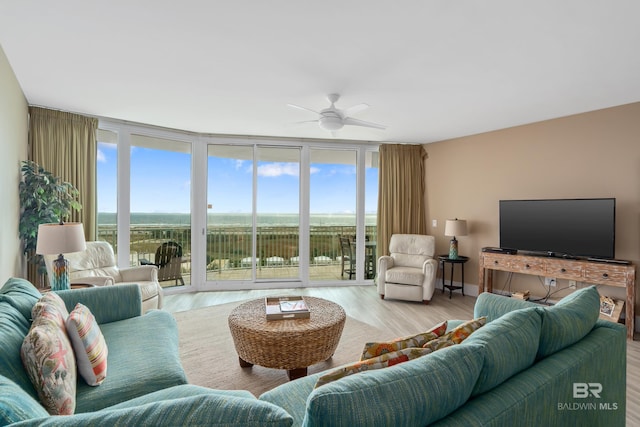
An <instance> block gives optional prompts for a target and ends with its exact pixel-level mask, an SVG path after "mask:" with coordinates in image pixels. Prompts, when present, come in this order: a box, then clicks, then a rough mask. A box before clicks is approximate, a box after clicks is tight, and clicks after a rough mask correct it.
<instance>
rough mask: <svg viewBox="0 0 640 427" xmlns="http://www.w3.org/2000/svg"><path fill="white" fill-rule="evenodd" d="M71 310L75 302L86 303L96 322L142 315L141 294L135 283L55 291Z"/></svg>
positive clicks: (108, 321) (100, 322) (113, 320)
mask: <svg viewBox="0 0 640 427" xmlns="http://www.w3.org/2000/svg"><path fill="white" fill-rule="evenodd" d="M57 293H58V295H59V296H60V298H62V300H63V301H64V303H65V305H66V307H67V310H69V311H71V310H73V309H74V308H75V306H76V304H77V303H82V304H83V305H86V306H87V307H88V308H89V310H91V313H92V314H93V315H94V316H95V318H96V321H97V322H98V324H102V323H110V322H116V321H118V320H124V319H129V318H131V317H137V316H141V315H142V294H141V292H140V287H139V286H138V285H137V284H127V285H119V286H96V287H94V288H84V289H72V290H66V291H58V292H57Z"/></svg>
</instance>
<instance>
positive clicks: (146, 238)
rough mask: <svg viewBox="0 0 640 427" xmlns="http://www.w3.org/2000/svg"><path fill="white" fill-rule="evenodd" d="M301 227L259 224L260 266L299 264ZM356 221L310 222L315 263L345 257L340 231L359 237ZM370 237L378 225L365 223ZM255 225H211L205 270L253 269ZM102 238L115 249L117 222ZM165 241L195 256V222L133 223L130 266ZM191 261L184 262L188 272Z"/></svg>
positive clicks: (100, 232) (151, 254)
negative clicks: (350, 223) (336, 223)
mask: <svg viewBox="0 0 640 427" xmlns="http://www.w3.org/2000/svg"><path fill="white" fill-rule="evenodd" d="M298 231H299V229H298V227H288V226H282V227H279V226H265V227H258V228H257V240H256V248H257V251H256V264H257V265H258V266H260V267H279V266H297V265H298V264H299V263H300V254H299V252H298V248H299V242H300V236H299V233H298ZM355 231H356V228H355V226H312V227H311V229H310V236H309V247H310V254H309V263H310V264H311V265H327V264H338V263H340V262H341V257H342V252H341V249H340V241H339V239H338V237H339V236H340V235H347V236H351V237H353V236H355ZM365 234H366V238H367V240H370V241H375V239H376V226H366V228H365ZM251 236H252V233H251V227H209V228H208V229H207V236H206V239H207V255H206V257H207V259H206V262H207V271H208V272H209V271H220V270H233V269H250V268H251V265H252V259H251V252H252V239H251ZM98 240H104V241H107V242H109V243H110V244H111V245H112V246H113V248H114V251H116V252H117V250H118V247H117V228H116V226H115V225H99V226H98ZM167 241H174V242H176V243H178V244H179V245H180V246H182V251H183V252H182V253H183V258H185V259H187V260H189V259H190V258H191V227H189V226H183V225H174V226H167V225H144V226H139V225H132V226H131V227H130V249H129V251H130V262H131V266H136V265H140V260H141V259H145V260H149V261H151V262H153V261H154V258H155V252H156V250H157V248H158V247H159V246H160V245H161V244H162V243H163V242H167ZM190 270H191V263H190V262H185V263H183V273H185V274H189V273H190Z"/></svg>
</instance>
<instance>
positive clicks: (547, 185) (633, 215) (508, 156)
mask: <svg viewBox="0 0 640 427" xmlns="http://www.w3.org/2000/svg"><path fill="white" fill-rule="evenodd" d="M425 148H426V150H427V152H428V154H429V158H428V159H427V161H426V162H427V167H426V181H427V211H428V222H429V224H428V225H429V227H430V233H431V234H433V235H435V236H436V247H437V250H438V253H447V252H448V245H449V237H445V236H444V235H443V233H444V222H445V220H446V219H448V218H454V217H458V218H463V219H466V220H467V221H468V225H469V235H468V236H466V237H460V238H459V239H458V240H459V252H460V254H462V255H467V256H470V257H471V260H470V261H469V263H467V265H466V267H465V282H466V283H472V284H477V283H478V272H477V270H478V253H479V252H480V250H481V248H482V247H484V246H499V243H500V236H499V223H498V219H499V215H498V201H499V200H500V199H536V198H591V197H615V198H616V258H619V259H626V260H630V261H632V262H633V263H634V264H636V266H640V103H634V104H629V105H624V106H620V107H614V108H608V109H605V110H599V111H595V112H590V113H585V114H579V115H575V116H569V117H563V118H558V119H554V120H548V121H544V122H539V123H534V124H530V125H524V126H518V127H514V128H509V129H503V130H499V131H495V132H489V133H484V134H480V135H473V136H469V137H464V138H457V139H452V140H447V141H441V142H437V143H433V144H426V145H425ZM433 219H435V220H437V221H438V225H437V227H436V228H433V227H432V224H431V222H432V220H433ZM447 278H448V273H447ZM456 280H458V281H459V280H460V277H459V273H458V272H456ZM505 283H506V274H500V275H498V277H497V278H495V279H494V289H496V288H497V289H501V288H502V286H503V285H504V284H505ZM566 285H567V283H566V282H563V281H559V283H558V287H557V289H559V288H560V287H563V286H566ZM524 289H529V290H530V291H531V292H532V294H533V295H543V294H544V287H543V286H542V285H541V284H540V282H539V281H538V280H537V279H536V278H533V277H529V276H524V275H514V277H513V280H512V290H524ZM599 289H600V292H601V294H607V295H612V296H617V297H620V298H624V290H620V289H614V288H606V287H601V288H599ZM565 293H566V292H565ZM565 293H559V294H557V295H564V294H565ZM557 295H556V296H555V297H557ZM636 300H637V296H636ZM637 306H638V304H637V302H636V310H638V308H637Z"/></svg>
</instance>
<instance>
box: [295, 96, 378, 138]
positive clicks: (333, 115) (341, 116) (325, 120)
mask: <svg viewBox="0 0 640 427" xmlns="http://www.w3.org/2000/svg"><path fill="white" fill-rule="evenodd" d="M339 99H340V95H339V94H337V93H331V94H329V95H327V100H328V101H329V102H330V103H331V106H329V107H328V108H325V109H323V110H320V111H315V110H312V109H311V108H306V107H301V106H299V105H294V104H287V105H289V107H293V108H299V109H300V110H305V111H309V112H311V113H314V114H317V115H318V116H319V117H318V119H317V120H306V121H304V122H299V123H318V125H319V126H320V128H321V129H324V130H327V131H330V132H332V133H334V132H336V131H338V130H340V129H342V128H343V127H344V126H345V125H350V126H364V127H369V128H375V129H383V130H384V129H386V126H383V125H379V124H377V123H372V122H366V121H364V120H360V119H354V118H353V117H351V115H352V114H355V113H357V112H360V111H362V110H365V109H367V108H369V105H367V104H358V105H354V106H353V107H349V108H347V109H345V110H341V109H339V108H336V106H335V103H336V102H338V100H339Z"/></svg>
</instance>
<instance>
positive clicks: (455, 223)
mask: <svg viewBox="0 0 640 427" xmlns="http://www.w3.org/2000/svg"><path fill="white" fill-rule="evenodd" d="M444 235H445V236H466V235H467V221H466V220H464V219H457V218H456V219H448V220H447V222H446V223H445V226H444Z"/></svg>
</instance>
